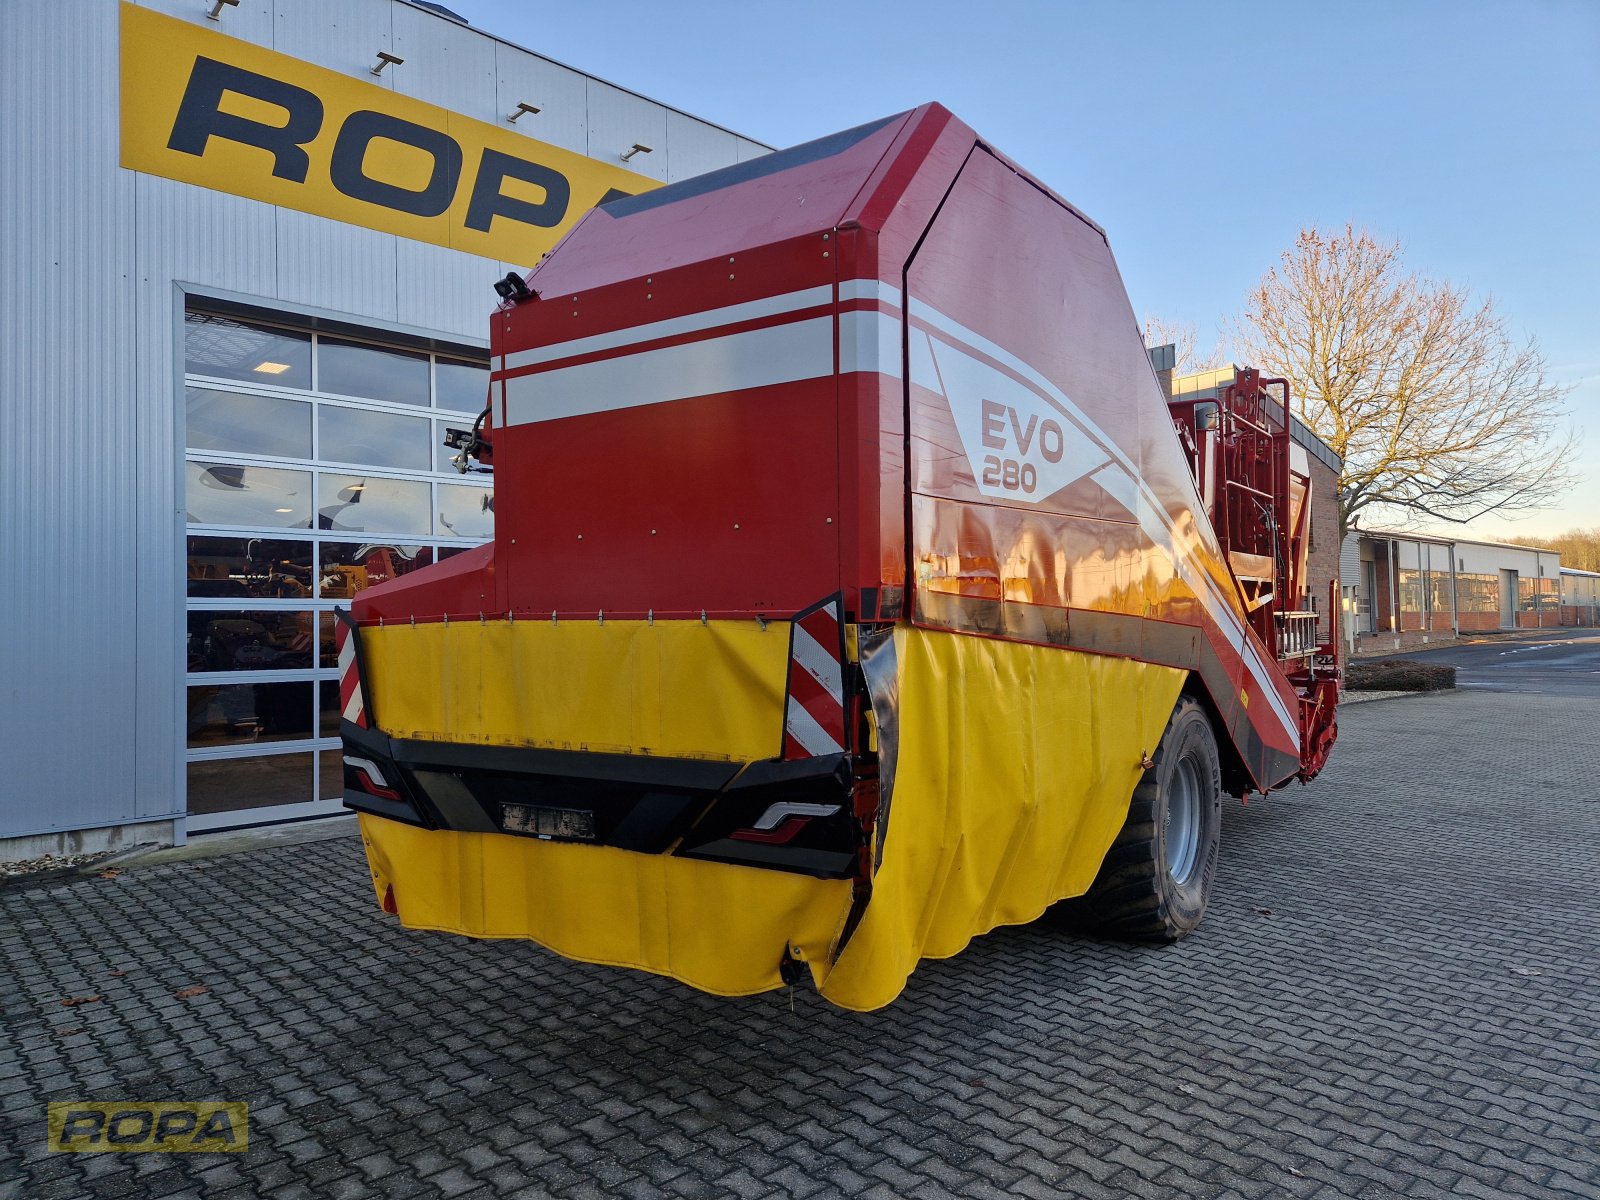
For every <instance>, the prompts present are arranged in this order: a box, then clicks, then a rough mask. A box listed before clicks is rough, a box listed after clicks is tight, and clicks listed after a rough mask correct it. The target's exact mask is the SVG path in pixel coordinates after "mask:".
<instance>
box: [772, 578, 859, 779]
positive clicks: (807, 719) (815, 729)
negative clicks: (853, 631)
mask: <svg viewBox="0 0 1600 1200" xmlns="http://www.w3.org/2000/svg"><path fill="white" fill-rule="evenodd" d="M845 741H846V738H845V712H844V637H843V628H842V627H841V625H840V624H839V601H838V599H837V598H835V599H833V600H829V601H827V602H826V603H824V604H820V605H818V606H817V607H816V608H813V609H811V610H810V611H809V612H805V613H801V614H800V615H799V616H798V617H796V618H795V619H794V621H793V622H792V623H791V624H790V626H789V702H788V706H787V708H786V709H785V711H784V718H783V757H784V758H785V759H796V758H815V757H818V756H819V755H823V754H841V753H843V752H844V749H845Z"/></svg>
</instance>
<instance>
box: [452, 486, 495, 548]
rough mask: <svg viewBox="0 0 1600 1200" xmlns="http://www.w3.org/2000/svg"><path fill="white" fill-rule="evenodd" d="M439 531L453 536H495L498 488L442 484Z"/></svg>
mask: <svg viewBox="0 0 1600 1200" xmlns="http://www.w3.org/2000/svg"><path fill="white" fill-rule="evenodd" d="M439 532H440V533H441V534H445V533H447V534H449V535H450V536H451V537H481V538H487V537H493V536H494V489H493V488H481V487H467V486H466V485H464V484H459V483H441V484H440V485H439Z"/></svg>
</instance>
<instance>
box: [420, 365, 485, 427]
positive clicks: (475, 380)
mask: <svg viewBox="0 0 1600 1200" xmlns="http://www.w3.org/2000/svg"><path fill="white" fill-rule="evenodd" d="M433 392H434V396H433V402H434V404H435V405H437V406H438V407H439V408H453V409H457V410H459V411H460V412H469V413H480V412H482V411H483V406H484V405H485V404H486V403H487V401H488V396H489V368H488V367H486V366H483V365H481V364H479V363H464V362H455V361H453V360H451V359H448V358H440V359H435V360H434V364H433Z"/></svg>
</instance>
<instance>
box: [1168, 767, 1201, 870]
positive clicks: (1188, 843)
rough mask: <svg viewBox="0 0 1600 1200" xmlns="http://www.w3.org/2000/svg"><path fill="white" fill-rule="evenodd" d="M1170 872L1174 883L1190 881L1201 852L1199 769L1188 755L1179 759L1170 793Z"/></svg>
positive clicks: (1173, 774)
mask: <svg viewBox="0 0 1600 1200" xmlns="http://www.w3.org/2000/svg"><path fill="white" fill-rule="evenodd" d="M1163 840H1164V841H1165V843H1166V856H1167V873H1168V874H1170V875H1171V876H1172V879H1173V882H1175V883H1187V882H1188V881H1189V876H1190V875H1191V874H1193V873H1194V864H1195V859H1196V858H1198V857H1199V854H1200V772H1199V770H1198V769H1197V768H1196V766H1195V762H1194V759H1193V758H1191V757H1188V756H1187V755H1186V756H1184V757H1183V758H1180V759H1179V760H1178V764H1177V769H1176V770H1175V771H1173V773H1172V787H1171V789H1170V790H1169V791H1168V793H1167V814H1166V837H1165V838H1164V839H1163Z"/></svg>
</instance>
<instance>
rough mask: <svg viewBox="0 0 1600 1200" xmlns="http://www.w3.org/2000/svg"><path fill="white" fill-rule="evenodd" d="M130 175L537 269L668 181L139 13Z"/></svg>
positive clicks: (127, 74)
mask: <svg viewBox="0 0 1600 1200" xmlns="http://www.w3.org/2000/svg"><path fill="white" fill-rule="evenodd" d="M122 165H123V166H125V167H128V168H129V169H131V170H134V171H144V172H146V173H148V174H151V175H161V176H164V177H165V178H167V179H177V180H181V181H183V182H184V183H193V184H198V185H199V186H201V187H206V188H213V189H215V190H217V191H221V192H231V193H233V194H234V195H236V196H245V197H248V198H249V199H252V200H261V201H265V202H266V203H268V204H281V205H282V206H283V207H285V208H294V209H299V210H300V211H301V212H308V213H315V214H316V215H317V216H321V217H331V218H332V219H333V220H335V221H347V222H349V223H350V224H352V225H361V226H364V227H366V228H368V229H378V230H382V231H383V232H385V233H393V234H398V235H399V236H401V237H408V238H414V239H416V240H417V241H419V242H431V243H433V244H434V245H436V246H448V247H450V248H451V249H454V250H464V251H466V252H468V253H471V254H480V255H482V256H484V257H485V258H497V259H502V260H504V261H507V262H516V263H524V264H532V263H534V262H536V261H538V259H539V257H540V256H541V255H543V254H544V253H545V252H546V251H547V250H549V249H550V247H551V246H553V245H555V243H556V240H557V239H558V238H559V237H560V236H561V235H562V234H563V233H565V232H566V231H567V229H568V228H570V227H571V226H572V224H573V223H574V222H575V221H577V219H578V218H579V217H581V216H582V215H583V214H584V213H585V212H587V211H588V210H589V209H590V208H592V207H594V205H596V204H598V203H599V202H600V201H601V200H604V199H608V198H610V197H611V196H614V195H632V194H635V193H637V192H642V191H646V190H648V189H650V188H654V187H658V186H660V185H659V184H658V183H656V182H655V181H654V180H651V179H645V178H643V177H641V176H639V175H636V174H634V173H633V172H632V171H627V170H624V169H623V168H621V167H613V166H608V165H606V164H604V163H598V162H595V161H594V160H593V159H590V158H585V157H584V156H583V155H581V154H574V153H573V152H572V151H570V150H563V149H561V148H560V147H558V146H550V145H547V144H545V143H544V142H538V141H535V140H534V139H532V138H529V137H524V136H522V135H521V134H517V133H513V132H511V131H510V130H507V129H500V128H497V127H495V126H493V125H489V124H487V123H485V122H483V121H474V120H472V119H471V118H470V117H463V116H461V115H460V114H459V113H453V112H450V111H448V110H447V109H443V108H439V107H437V106H436V105H432V104H425V103H423V102H422V101H420V100H413V99H411V98H409V97H407V96H402V95H399V94H398V93H396V92H391V91H389V90H388V89H387V88H383V87H377V86H374V85H373V84H370V83H363V82H361V81H360V80H356V79H351V78H349V77H347V76H344V75H341V74H339V73H338V72H337V71H330V70H327V69H325V68H323V67H315V66H312V65H311V64H310V63H306V62H302V61H301V60H299V59H296V58H290V57H289V56H288V55H286V54H279V53H277V52H276V51H274V50H265V49H263V48H261V47H260V46H256V45H254V44H252V43H250V42H242V41H239V40H238V39H237V38H231V37H226V36H224V35H223V34H220V33H216V32H213V31H212V30H209V29H201V28H200V27H198V26H196V25H193V24H190V23H189V22H187V21H180V20H177V19H176V18H173V17H168V16H164V15H162V14H160V13H156V12H151V11H150V10H149V9H145V8H138V7H135V6H134V5H131V4H123V5H122Z"/></svg>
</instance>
